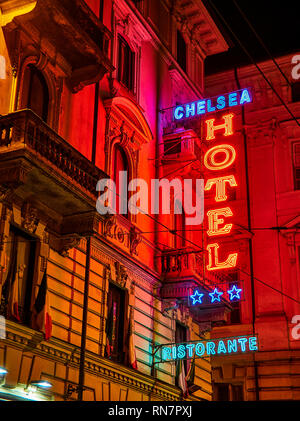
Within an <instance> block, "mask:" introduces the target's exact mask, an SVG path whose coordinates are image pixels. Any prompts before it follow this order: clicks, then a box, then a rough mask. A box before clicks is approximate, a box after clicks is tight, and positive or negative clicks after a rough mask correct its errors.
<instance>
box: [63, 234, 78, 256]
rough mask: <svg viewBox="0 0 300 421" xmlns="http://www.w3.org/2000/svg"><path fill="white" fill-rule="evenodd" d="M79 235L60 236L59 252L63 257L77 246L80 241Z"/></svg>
mask: <svg viewBox="0 0 300 421" xmlns="http://www.w3.org/2000/svg"><path fill="white" fill-rule="evenodd" d="M81 238H82V237H80V236H78V235H75V236H73V237H71V236H69V237H66V238H62V239H61V240H60V250H59V254H60V255H61V256H63V257H68V256H69V251H70V250H71V249H72V248H74V247H77V246H78V245H79V243H80V241H81Z"/></svg>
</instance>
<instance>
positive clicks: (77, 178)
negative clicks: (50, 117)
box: [0, 110, 108, 230]
mask: <svg viewBox="0 0 300 421" xmlns="http://www.w3.org/2000/svg"><path fill="white" fill-rule="evenodd" d="M0 157H1V159H0V185H1V189H2V191H4V192H12V191H13V193H14V194H15V195H16V196H18V197H19V198H20V199H21V200H22V201H24V202H26V201H34V202H37V203H39V204H40V206H41V207H42V208H43V211H44V213H46V214H49V212H50V211H51V213H52V214H53V215H56V216H57V219H58V217H59V218H60V219H62V220H64V224H62V226H64V228H63V229H64V230H69V229H70V230H72V229H74V226H73V225H74V215H79V214H80V215H82V220H81V224H80V225H81V228H80V229H84V225H85V224H84V223H83V219H84V218H85V217H86V215H89V214H90V213H96V208H95V206H96V200H97V192H96V185H97V182H98V180H100V179H101V178H108V176H107V175H106V174H105V173H104V172H103V171H101V170H100V169H98V168H97V167H95V165H94V164H92V163H91V162H90V161H89V160H88V159H87V158H85V157H84V156H83V155H81V154H80V153H79V152H78V151H77V150H76V149H74V148H73V147H72V146H71V145H70V144H68V143H67V142H66V141H65V140H64V139H62V138H61V137H60V136H59V135H58V134H57V133H56V132H55V131H53V130H52V129H51V128H50V127H49V126H48V125H47V124H46V123H44V122H43V121H42V120H41V119H40V118H39V117H38V116H37V115H36V114H35V113H34V112H32V111H31V110H22V111H17V112H15V113H12V114H8V115H6V116H2V117H0ZM84 215H85V216H84ZM56 224H57V225H58V220H57V221H56Z"/></svg>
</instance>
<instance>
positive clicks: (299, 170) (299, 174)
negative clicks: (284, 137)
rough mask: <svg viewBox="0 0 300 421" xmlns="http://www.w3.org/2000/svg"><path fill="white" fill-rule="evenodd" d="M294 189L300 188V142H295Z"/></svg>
mask: <svg viewBox="0 0 300 421" xmlns="http://www.w3.org/2000/svg"><path fill="white" fill-rule="evenodd" d="M293 167H294V189H295V190H300V143H294V144H293Z"/></svg>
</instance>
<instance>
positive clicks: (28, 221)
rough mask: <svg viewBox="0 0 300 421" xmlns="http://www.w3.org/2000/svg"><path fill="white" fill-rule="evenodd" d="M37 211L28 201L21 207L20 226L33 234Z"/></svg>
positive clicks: (35, 227)
mask: <svg viewBox="0 0 300 421" xmlns="http://www.w3.org/2000/svg"><path fill="white" fill-rule="evenodd" d="M38 223H39V219H38V211H37V209H36V208H34V207H33V206H32V205H31V204H30V203H25V204H24V206H23V208H22V228H24V230H26V231H28V232H30V233H31V234H35V232H36V230H37V227H38Z"/></svg>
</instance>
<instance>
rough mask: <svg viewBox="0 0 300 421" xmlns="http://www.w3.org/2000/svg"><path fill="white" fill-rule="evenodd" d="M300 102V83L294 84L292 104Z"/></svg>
mask: <svg viewBox="0 0 300 421" xmlns="http://www.w3.org/2000/svg"><path fill="white" fill-rule="evenodd" d="M299 101H300V82H295V83H293V84H292V102H299Z"/></svg>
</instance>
